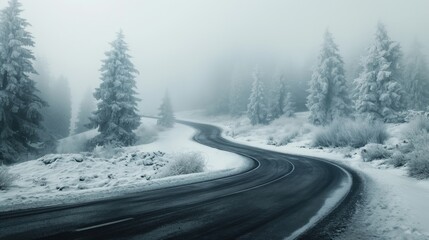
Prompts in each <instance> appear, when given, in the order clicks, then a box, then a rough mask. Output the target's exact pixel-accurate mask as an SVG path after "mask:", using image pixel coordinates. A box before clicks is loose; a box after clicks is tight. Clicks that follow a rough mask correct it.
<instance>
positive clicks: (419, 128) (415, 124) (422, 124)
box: [403, 115, 429, 142]
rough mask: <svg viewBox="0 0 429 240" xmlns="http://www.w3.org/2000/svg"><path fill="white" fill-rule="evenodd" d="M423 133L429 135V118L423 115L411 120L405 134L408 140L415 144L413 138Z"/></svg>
mask: <svg viewBox="0 0 429 240" xmlns="http://www.w3.org/2000/svg"><path fill="white" fill-rule="evenodd" d="M423 133H426V134H427V133H429V118H427V117H425V116H423V115H418V116H415V117H414V118H413V119H412V120H410V122H409V123H408V126H407V128H405V131H404V133H403V134H404V136H405V137H406V138H408V139H409V140H410V141H411V142H413V138H414V137H415V136H416V135H420V134H423Z"/></svg>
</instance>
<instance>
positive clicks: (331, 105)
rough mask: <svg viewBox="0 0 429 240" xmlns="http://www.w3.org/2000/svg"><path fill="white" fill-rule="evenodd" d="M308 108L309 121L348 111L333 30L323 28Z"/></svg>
mask: <svg viewBox="0 0 429 240" xmlns="http://www.w3.org/2000/svg"><path fill="white" fill-rule="evenodd" d="M307 108H308V109H309V110H310V121H311V122H313V123H314V124H317V125H325V124H328V123H330V122H331V121H332V120H333V119H334V118H336V117H343V116H347V115H349V114H350V112H351V100H350V97H349V94H348V91H347V86H346V78H345V75H344V62H343V60H342V58H341V56H340V54H339V50H338V46H337V45H336V44H335V42H334V39H333V37H332V34H331V33H330V32H329V31H326V33H325V36H324V42H323V46H322V50H321V51H320V55H319V58H318V63H317V66H316V68H315V69H314V71H313V75H312V77H311V81H310V89H309V96H308V97H307Z"/></svg>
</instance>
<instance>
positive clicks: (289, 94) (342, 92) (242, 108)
mask: <svg viewBox="0 0 429 240" xmlns="http://www.w3.org/2000/svg"><path fill="white" fill-rule="evenodd" d="M359 70H360V71H359V72H358V75H357V76H356V77H355V79H347V76H346V72H345V67H344V61H343V58H342V57H341V54H340V51H339V48H338V46H337V44H336V43H335V41H334V38H333V36H332V34H331V33H330V32H329V31H326V32H325V35H324V37H323V43H322V48H321V50H320V53H319V56H318V59H317V63H316V66H315V67H314V69H313V73H312V74H311V76H309V78H308V79H309V81H306V84H307V82H308V87H307V88H303V87H302V84H296V82H294V81H293V79H291V77H288V76H287V74H285V73H281V74H280V76H277V77H275V76H274V77H270V76H268V77H267V76H263V74H261V72H260V70H253V71H251V70H249V68H247V69H244V70H243V69H238V68H237V67H234V68H233V69H230V70H227V71H224V73H223V75H220V74H219V73H218V75H217V77H215V78H214V80H215V81H220V84H218V85H216V87H217V88H219V89H218V90H216V91H215V92H216V93H219V92H225V91H228V92H229V97H228V98H226V97H225V96H224V94H221V95H219V94H216V95H215V97H214V98H213V100H212V102H211V107H210V108H209V109H208V113H210V114H230V115H231V116H241V115H243V114H247V116H248V118H249V120H250V122H251V123H252V124H267V123H269V122H271V121H273V120H275V119H276V118H279V117H280V116H284V115H286V116H289V117H290V116H293V115H294V113H295V111H307V110H308V111H310V115H309V120H310V122H312V123H313V124H315V125H327V124H329V123H331V122H332V121H333V120H334V119H336V118H339V117H356V116H360V117H365V118H369V119H370V120H374V121H383V122H401V121H403V120H404V117H405V113H406V111H407V110H416V111H427V110H428V107H429V71H428V64H427V61H426V57H425V56H424V55H423V53H422V46H421V45H420V44H419V43H417V42H416V43H415V44H414V46H413V49H412V50H411V51H410V53H409V54H408V55H407V56H406V57H405V58H404V57H403V53H402V50H401V46H400V44H399V43H398V42H395V41H393V40H391V39H390V37H389V36H388V33H387V30H386V27H385V26H384V25H383V24H381V23H379V24H378V25H377V28H376V33H375V35H374V40H373V43H372V44H371V46H369V47H368V50H367V52H366V53H364V54H363V58H362V61H361V63H360V67H359ZM228 72H230V77H228ZM221 77H222V78H221ZM264 78H265V79H264ZM251 79H252V81H253V83H252V84H251V82H252V81H250V80H251ZM300 80H302V77H301V79H300ZM266 83H271V84H270V85H269V86H270V89H266V88H265V86H264V85H265V84H266ZM225 86H227V87H225ZM303 96H306V101H305V102H303V101H302V98H303ZM295 98H298V99H299V103H298V104H297V101H296V100H294V99H295ZM304 103H305V105H303V104H304Z"/></svg>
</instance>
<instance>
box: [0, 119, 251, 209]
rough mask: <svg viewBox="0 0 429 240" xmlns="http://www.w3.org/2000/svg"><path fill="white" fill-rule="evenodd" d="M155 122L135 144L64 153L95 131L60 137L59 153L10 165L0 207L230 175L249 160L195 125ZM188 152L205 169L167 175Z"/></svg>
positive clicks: (77, 199) (145, 124) (70, 200)
mask: <svg viewBox="0 0 429 240" xmlns="http://www.w3.org/2000/svg"><path fill="white" fill-rule="evenodd" d="M155 121H156V120H153V119H143V128H142V129H140V130H139V131H138V134H141V135H144V136H145V138H143V139H142V140H141V142H140V143H142V144H141V145H138V146H133V147H128V148H124V149H122V150H119V151H118V150H109V149H100V148H98V149H96V150H95V151H94V152H92V153H67V152H76V151H79V148H80V147H81V145H82V143H83V142H85V140H86V139H88V138H90V137H92V136H94V135H95V134H96V132H95V131H89V132H86V133H83V134H79V135H77V136H72V137H69V138H67V139H63V140H62V141H61V142H60V144H59V146H58V150H59V151H60V152H62V154H53V155H47V156H44V157H42V158H40V159H37V160H32V161H28V162H24V163H20V164H16V165H13V166H11V167H10V168H9V172H10V173H11V174H13V175H15V176H16V177H17V179H16V180H15V181H14V182H13V186H12V187H10V188H9V189H8V190H0V211H5V210H12V209H22V208H29V207H36V206H46V205H56V204H60V203H73V202H81V201H86V200H88V199H95V198H104V197H109V196H116V195H120V194H124V193H127V192H135V191H142V190H149V189H154V188H162V187H166V186H172V185H179V184H184V183H188V182H192V181H199V180H205V179H209V178H215V177H221V176H226V175H230V174H233V173H236V172H239V171H243V170H244V169H245V168H247V167H248V160H246V159H244V158H243V157H241V156H238V155H235V154H232V153H229V152H224V151H220V150H217V149H213V148H209V147H206V146H203V145H201V144H198V143H196V142H193V141H192V140H191V139H192V136H193V135H194V133H195V130H194V129H192V128H191V127H188V126H184V125H181V124H176V125H175V127H174V128H173V129H170V130H164V131H159V130H158V129H157V127H156V126H155V124H156V122H155ZM192 153H195V154H197V155H198V156H202V158H203V159H204V161H205V168H204V172H202V173H193V174H187V175H181V176H171V177H165V173H166V172H167V170H166V169H168V166H169V163H171V162H173V161H175V159H176V158H177V157H179V156H183V155H184V154H192Z"/></svg>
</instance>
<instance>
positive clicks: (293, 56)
mask: <svg viewBox="0 0 429 240" xmlns="http://www.w3.org/2000/svg"><path fill="white" fill-rule="evenodd" d="M6 2H7V1H6V0H2V1H1V2H0V7H4V6H5V5H6ZM21 3H22V4H23V10H24V11H23V13H22V15H23V17H24V18H26V19H27V20H28V22H29V23H30V24H31V25H32V26H31V27H30V28H29V29H28V30H29V31H30V32H31V33H32V34H33V36H34V38H35V42H36V46H35V49H34V52H35V55H36V57H37V58H38V59H40V60H43V61H44V62H46V63H47V64H48V65H49V71H50V72H51V74H52V75H54V76H60V75H63V76H65V77H67V78H68V80H69V81H70V86H71V89H72V97H73V99H72V101H73V115H74V116H75V115H76V111H77V110H76V108H77V106H78V103H79V101H80V98H81V97H82V94H83V93H84V92H85V91H86V89H87V88H95V87H97V86H98V84H99V81H100V80H99V76H100V74H99V71H98V70H99V68H100V66H101V60H102V59H104V52H105V51H107V50H109V49H110V46H109V42H111V41H113V40H114V38H115V34H116V33H117V32H118V31H119V30H120V29H122V30H123V31H124V34H125V38H126V41H127V42H128V44H129V48H130V55H132V56H133V59H132V60H133V62H134V64H135V66H136V68H137V69H138V70H139V72H140V74H139V76H138V78H137V87H138V90H137V91H138V92H139V93H140V94H141V96H140V97H141V98H142V102H141V105H140V107H141V109H140V111H141V113H144V114H153V113H156V109H157V108H158V105H159V102H160V99H161V98H162V96H163V93H164V90H165V89H166V88H167V87H168V89H169V91H170V93H171V98H172V101H173V105H174V107H175V109H176V110H185V109H189V108H192V107H202V106H201V105H199V104H198V103H200V102H201V101H200V100H201V99H202V98H204V97H205V96H207V94H208V91H210V86H211V85H210V84H209V83H208V82H209V81H212V78H213V73H214V72H215V71H216V68H217V67H218V65H222V64H224V65H228V64H233V63H234V61H240V60H245V61H249V62H252V64H265V63H267V62H269V63H270V64H271V63H272V64H273V66H274V65H275V66H274V67H273V69H274V68H277V69H278V68H284V69H282V71H284V72H286V74H287V72H288V71H295V75H293V74H291V75H290V76H289V78H293V76H296V75H300V74H302V75H304V76H306V74H307V75H308V73H309V72H310V71H311V67H312V65H313V64H314V62H315V60H316V58H317V52H318V50H319V47H320V44H321V42H322V35H323V32H324V31H325V30H326V29H327V28H329V30H330V31H331V32H332V33H333V35H334V37H335V40H336V42H337V43H338V45H339V47H340V51H341V53H342V55H343V57H344V60H345V63H346V68H347V69H348V70H350V71H352V70H351V69H353V68H355V66H356V64H357V63H358V60H359V58H360V56H362V55H364V54H365V49H366V47H367V46H368V44H369V43H370V41H371V40H372V38H373V33H374V31H375V27H376V24H377V22H379V21H381V22H383V23H384V24H385V25H386V26H387V29H388V31H389V35H390V36H391V38H392V39H393V40H395V41H399V42H400V43H401V45H402V47H403V50H404V51H405V52H406V50H407V48H408V47H409V45H410V44H411V43H412V42H413V41H414V40H415V39H418V40H419V41H420V42H421V43H422V44H423V46H425V51H426V52H427V53H428V52H429V51H428V49H429V33H428V31H427V30H428V29H429V15H428V9H429V1H426V0H415V1H409V0H408V1H407V0H395V1H391V0H377V1H374V0H364V1H362V0H360V1H347V0H329V1H318V0H313V1H310V0H299V1H298V0H295V1H284V0H283V1H282V0H278V1H276V0H259V1H256V0H212V1H208V0H206V1H201V0H187V1H164V0H152V1H144V0H90V1H88V0H37V1H34V0H21ZM249 78H250V74H249ZM219 94H224V93H219Z"/></svg>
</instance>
